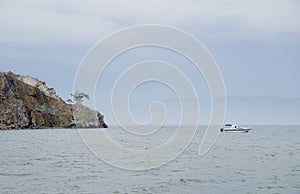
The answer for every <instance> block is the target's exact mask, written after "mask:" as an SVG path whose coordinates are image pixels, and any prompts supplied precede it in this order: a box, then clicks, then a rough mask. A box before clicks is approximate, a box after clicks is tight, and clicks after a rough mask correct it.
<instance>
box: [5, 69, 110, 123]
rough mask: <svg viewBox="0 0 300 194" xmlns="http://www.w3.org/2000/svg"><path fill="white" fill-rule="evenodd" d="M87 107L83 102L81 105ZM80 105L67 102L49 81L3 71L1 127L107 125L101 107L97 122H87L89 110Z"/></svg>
mask: <svg viewBox="0 0 300 194" xmlns="http://www.w3.org/2000/svg"><path fill="white" fill-rule="evenodd" d="M81 106H82V107H81V109H83V107H84V106H83V105H81ZM74 108H75V109H76V110H77V112H79V113H80V109H78V105H76V106H75V105H71V104H66V103H65V102H64V101H63V100H62V99H61V98H59V97H58V96H57V95H56V94H55V90H54V89H53V88H51V89H49V88H48V87H47V86H46V84H45V82H41V81H39V80H37V79H35V78H31V77H29V76H20V75H16V74H13V73H11V72H8V73H4V72H0V129H27V128H52V127H55V128H63V127H83V128H84V127H106V124H105V123H104V121H103V115H101V114H100V113H99V115H98V112H97V111H94V110H91V109H88V108H87V109H88V110H89V111H90V112H92V113H95V112H96V113H97V119H96V120H95V119H94V120H95V122H93V123H91V122H86V120H88V118H87V117H85V115H86V113H82V114H76V115H75V116H76V120H75V119H74V112H75V111H73V110H74Z"/></svg>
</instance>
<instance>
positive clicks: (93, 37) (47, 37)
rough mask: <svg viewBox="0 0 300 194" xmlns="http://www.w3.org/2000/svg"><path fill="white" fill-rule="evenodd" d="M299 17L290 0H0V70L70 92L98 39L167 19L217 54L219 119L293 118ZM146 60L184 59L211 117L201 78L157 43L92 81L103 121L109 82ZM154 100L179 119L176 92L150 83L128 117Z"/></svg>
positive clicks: (299, 91)
mask: <svg viewBox="0 0 300 194" xmlns="http://www.w3.org/2000/svg"><path fill="white" fill-rule="evenodd" d="M299 18H300V2H299V1H297V0H264V1H251V0H244V1H239V0H210V1H201V0H200V1H195V0H187V1H179V0H165V1H159V0H153V1H147V2H146V1H138V0H133V1H114V0H111V1H101V0H100V1H96V0H91V1H83V0H81V1H80V0H73V1H71V0H59V1H58V0H51V1H50V0H44V1H35V0H24V1H14V0H1V1H0V26H1V28H0V71H13V72H15V73H18V74H25V75H31V76H33V77H37V78H39V79H40V80H43V81H46V83H47V85H48V86H49V87H54V88H55V89H56V91H57V93H58V94H59V95H60V96H61V97H62V98H63V99H68V98H69V97H70V95H69V94H70V93H71V92H72V89H73V83H74V79H75V75H76V72H77V69H78V67H79V65H80V63H81V62H82V60H83V58H84V56H85V55H86V54H87V52H88V51H89V50H90V49H91V47H92V46H93V45H95V43H97V42H98V41H99V40H102V39H104V38H105V37H106V36H108V35H110V34H111V33H113V32H115V31H116V30H120V29H123V28H125V27H130V26H135V25H140V24H160V25H168V26H173V27H176V28H179V29H181V30H184V31H186V32H188V33H190V34H191V35H193V36H194V37H196V38H197V39H198V40H199V41H200V42H202V43H203V44H204V45H205V47H206V48H207V49H208V50H209V52H210V53H211V54H212V55H213V57H214V58H215V60H216V62H217V64H218V66H219V68H220V71H221V73H222V75H223V79H224V83H225V86H226V93H227V96H228V103H227V112H226V118H225V121H226V122H237V123H245V124H300V119H298V118H299V116H300V88H299V85H298V84H299V83H300V76H299V75H298V74H299V72H300V55H299V51H300V22H299ZM152 58H155V59H160V60H166V61H168V62H170V63H173V64H175V65H176V66H177V67H180V68H182V67H183V66H182V64H185V65H184V67H183V70H182V71H184V72H185V73H186V74H187V75H188V77H189V78H190V80H191V82H192V83H193V84H194V86H195V88H196V91H197V94H198V95H199V103H200V109H201V110H200V111H201V112H202V114H201V119H202V121H203V123H205V122H208V120H209V116H210V100H209V90H208V88H207V85H206V82H205V80H204V79H203V76H202V75H201V74H198V73H195V71H194V69H193V68H192V67H187V66H189V63H188V62H187V61H183V59H182V58H180V57H179V56H175V55H174V53H173V54H172V53H170V51H166V50H161V49H157V48H156V50H155V48H142V49H140V50H133V51H130V52H128V53H127V54H124V55H122V56H120V57H119V58H118V59H116V60H115V61H113V62H112V64H111V66H110V68H108V69H107V70H106V74H105V75H104V76H103V77H102V78H101V79H100V80H99V81H98V89H97V95H96V97H97V100H96V101H97V104H96V107H97V109H98V110H99V111H100V112H102V113H103V114H104V115H105V118H106V121H107V122H108V123H115V120H114V118H113V114H112V110H111V102H110V100H111V99H110V94H111V88H112V87H113V85H114V80H116V79H117V78H118V76H119V75H120V73H121V72H122V70H124V69H126V68H128V67H130V65H132V64H134V63H137V62H139V61H142V60H150V59H152ZM101 87H102V88H101ZM153 100H161V101H163V102H164V103H165V106H166V108H167V109H169V111H168V113H169V114H168V117H167V123H170V124H173V123H176V121H177V120H178V115H179V109H178V108H174V107H178V101H176V95H174V93H173V92H172V91H171V90H170V88H167V87H165V86H163V85H161V84H157V83H152V84H151V83H148V84H144V85H143V87H141V88H138V89H137V90H136V91H135V93H133V94H132V99H131V101H130V104H131V110H132V115H133V116H135V117H137V120H139V121H141V122H146V121H147V120H148V119H149V114H148V112H147V109H148V106H149V103H151V101H153ZM176 105H177V106H176Z"/></svg>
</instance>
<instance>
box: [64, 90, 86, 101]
mask: <svg viewBox="0 0 300 194" xmlns="http://www.w3.org/2000/svg"><path fill="white" fill-rule="evenodd" d="M70 95H71V96H72V98H73V99H68V100H67V102H71V103H72V102H75V103H78V102H80V103H81V102H83V100H84V99H90V97H89V95H88V94H85V93H83V92H79V91H76V92H75V93H74V94H70Z"/></svg>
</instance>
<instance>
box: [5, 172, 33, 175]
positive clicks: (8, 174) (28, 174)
mask: <svg viewBox="0 0 300 194" xmlns="http://www.w3.org/2000/svg"><path fill="white" fill-rule="evenodd" d="M30 175H31V174H30V173H5V172H3V173H0V176H30Z"/></svg>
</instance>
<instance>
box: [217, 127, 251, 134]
mask: <svg viewBox="0 0 300 194" xmlns="http://www.w3.org/2000/svg"><path fill="white" fill-rule="evenodd" d="M251 130H252V129H251V128H234V129H226V128H225V129H223V128H222V129H220V131H221V132H244V133H248V132H249V131H251Z"/></svg>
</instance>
